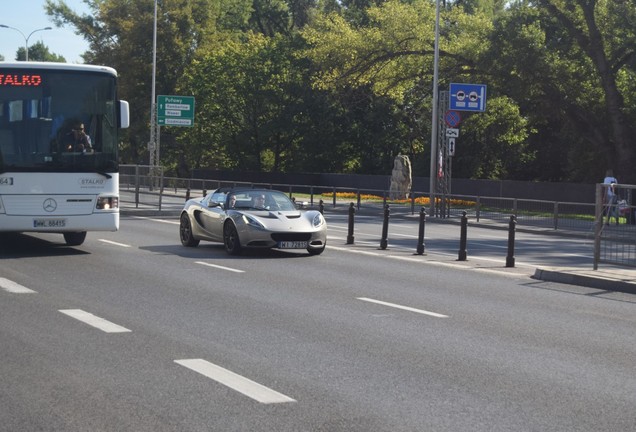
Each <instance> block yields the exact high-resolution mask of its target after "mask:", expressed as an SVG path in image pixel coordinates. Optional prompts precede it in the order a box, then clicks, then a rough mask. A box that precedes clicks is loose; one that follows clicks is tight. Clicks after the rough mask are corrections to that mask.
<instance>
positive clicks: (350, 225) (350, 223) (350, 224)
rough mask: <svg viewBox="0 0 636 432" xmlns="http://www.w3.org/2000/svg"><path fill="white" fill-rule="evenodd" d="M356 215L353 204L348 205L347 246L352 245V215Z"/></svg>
mask: <svg viewBox="0 0 636 432" xmlns="http://www.w3.org/2000/svg"><path fill="white" fill-rule="evenodd" d="M355 213H356V209H355V206H354V205H353V203H350V204H349V234H348V235H347V244H353V239H354V238H353V215H354V214H355Z"/></svg>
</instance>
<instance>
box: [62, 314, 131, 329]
mask: <svg viewBox="0 0 636 432" xmlns="http://www.w3.org/2000/svg"><path fill="white" fill-rule="evenodd" d="M60 312H62V313H63V314H64V315H68V316H70V317H71V318H75V319H76V320H78V321H81V322H83V323H84V324H88V325H90V326H93V327H95V328H98V329H100V330H101V331H103V332H105V333H126V332H130V331H131V330H128V329H127V328H125V327H122V326H120V325H117V324H114V323H112V322H110V321H107V320H105V319H103V318H100V317H98V316H95V315H93V314H92V313H89V312H86V311H83V310H81V309H60Z"/></svg>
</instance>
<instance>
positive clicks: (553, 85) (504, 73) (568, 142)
mask: <svg viewBox="0 0 636 432" xmlns="http://www.w3.org/2000/svg"><path fill="white" fill-rule="evenodd" d="M635 18H636V12H635V10H634V8H630V7H627V2H622V1H621V2H615V1H606V0H593V1H587V0H585V1H583V0H567V1H565V0H552V1H548V0H541V1H537V2H523V3H522V2H520V3H518V4H516V5H514V7H511V8H510V11H509V13H508V14H507V15H504V16H501V17H499V18H498V19H497V20H496V23H495V31H494V32H493V35H492V37H491V51H490V52H489V53H488V55H487V56H485V59H486V58H487V59H490V62H489V63H488V64H487V65H485V67H486V68H488V69H490V70H491V71H492V74H493V77H495V79H496V81H497V82H498V83H499V85H500V88H501V91H504V92H506V93H507V94H509V95H510V96H511V97H512V98H513V99H514V100H516V101H518V103H519V104H520V107H521V109H522V112H524V113H525V115H526V116H528V117H529V119H530V124H531V125H532V126H533V127H534V128H535V129H536V130H537V131H538V134H537V135H536V138H537V139H535V141H534V144H533V148H534V149H536V150H537V155H538V157H537V160H538V161H540V163H541V165H542V166H537V167H536V170H535V172H536V173H537V174H538V175H539V176H541V175H547V176H548V178H544V179H545V180H565V179H574V180H584V181H598V179H599V178H601V177H602V175H603V173H604V171H605V169H606V168H608V167H613V168H614V171H615V172H617V173H619V178H620V179H621V181H625V182H634V181H635V180H636V178H635V176H636V174H635V171H634V169H633V167H634V162H635V161H634V152H635V150H636V149H635V142H634V138H633V137H634V132H635V131H634V127H633V124H634V123H635V121H636V117H635V116H634V114H635V112H634V109H633V107H632V106H631V104H626V99H629V98H630V95H633V89H634V84H633V83H634V79H635V78H636V76H635V74H634V69H633V68H631V66H630V64H631V62H632V61H633V60H635V59H634V46H636V43H635V42H636V39H635V34H634V25H633V23H634V22H636V21H635ZM629 23H632V24H631V25H630V24H629Z"/></svg>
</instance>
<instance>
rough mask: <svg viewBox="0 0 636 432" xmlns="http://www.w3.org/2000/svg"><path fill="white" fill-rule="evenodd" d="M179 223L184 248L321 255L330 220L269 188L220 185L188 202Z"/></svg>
mask: <svg viewBox="0 0 636 432" xmlns="http://www.w3.org/2000/svg"><path fill="white" fill-rule="evenodd" d="M180 221H181V223H180V227H179V235H180V237H181V243H182V244H183V245H184V246H190V247H195V246H198V244H199V241H201V240H207V241H213V242H222V243H223V244H224V245H225V250H226V251H227V252H228V253H229V254H230V255H238V254H240V253H241V250H242V249H243V248H276V249H306V250H307V252H309V254H311V255H319V254H321V253H322V252H323V251H324V250H325V246H326V244H327V222H326V221H325V218H324V217H323V216H322V214H321V213H320V212H319V211H316V210H300V209H298V207H297V206H296V204H295V203H294V201H292V200H291V199H289V197H288V196H287V195H285V194H284V193H283V192H279V191H275V190H271V189H247V188H221V189H217V190H215V191H214V192H211V193H209V194H208V195H206V196H205V197H203V198H198V199H190V200H188V201H187V202H186V203H185V206H184V208H183V210H182V211H181V219H180Z"/></svg>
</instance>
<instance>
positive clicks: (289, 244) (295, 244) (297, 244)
mask: <svg viewBox="0 0 636 432" xmlns="http://www.w3.org/2000/svg"><path fill="white" fill-rule="evenodd" d="M307 246H308V243H307V242H306V241H282V242H279V243H278V247H279V248H280V249H307Z"/></svg>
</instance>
